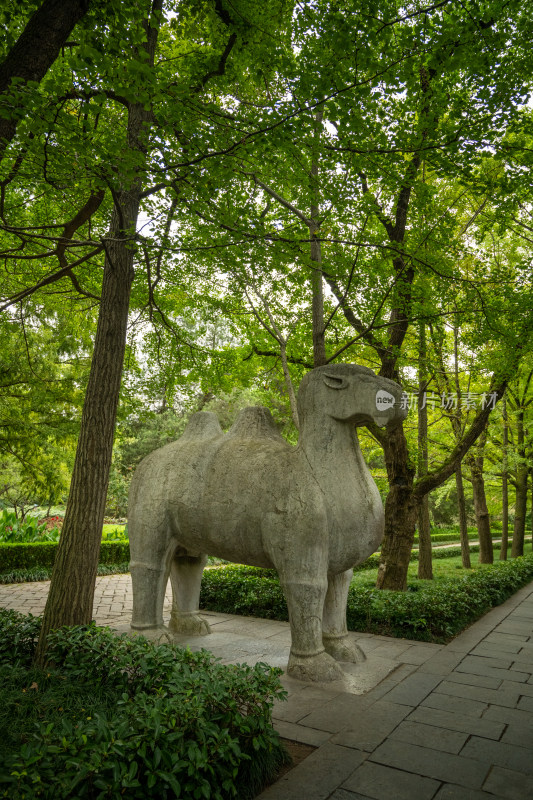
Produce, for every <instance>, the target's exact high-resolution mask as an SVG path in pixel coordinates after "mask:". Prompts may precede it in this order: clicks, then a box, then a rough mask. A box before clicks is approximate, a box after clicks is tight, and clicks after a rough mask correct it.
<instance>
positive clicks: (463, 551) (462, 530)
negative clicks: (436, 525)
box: [455, 464, 472, 569]
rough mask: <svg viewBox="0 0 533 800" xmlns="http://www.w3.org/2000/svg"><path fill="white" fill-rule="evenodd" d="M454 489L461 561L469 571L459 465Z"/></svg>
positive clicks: (463, 492)
mask: <svg viewBox="0 0 533 800" xmlns="http://www.w3.org/2000/svg"><path fill="white" fill-rule="evenodd" d="M455 487H456V489H457V506H458V511H459V534H460V537H461V561H462V563H463V567H464V568H465V569H471V568H472V563H471V561H470V542H469V541H468V524H467V520H466V505H465V489H464V485H463V473H462V471H461V465H460V464H459V466H458V467H457V469H456V470H455Z"/></svg>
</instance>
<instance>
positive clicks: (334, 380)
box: [323, 372, 348, 389]
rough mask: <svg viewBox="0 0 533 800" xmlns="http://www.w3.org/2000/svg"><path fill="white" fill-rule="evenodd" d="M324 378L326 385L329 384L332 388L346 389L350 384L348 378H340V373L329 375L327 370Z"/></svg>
mask: <svg viewBox="0 0 533 800" xmlns="http://www.w3.org/2000/svg"><path fill="white" fill-rule="evenodd" d="M323 378H324V383H325V384H326V386H329V388H330V389H346V387H347V386H348V381H347V380H346V378H340V377H339V376H338V375H332V374H331V373H330V374H329V375H328V373H327V372H325V373H324V376H323Z"/></svg>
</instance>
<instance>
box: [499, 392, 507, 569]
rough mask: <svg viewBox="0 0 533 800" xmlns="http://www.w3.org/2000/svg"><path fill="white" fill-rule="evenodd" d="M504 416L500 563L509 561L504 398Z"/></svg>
mask: <svg viewBox="0 0 533 800" xmlns="http://www.w3.org/2000/svg"><path fill="white" fill-rule="evenodd" d="M502 416H503V458H502V544H501V548H500V561H507V549H508V547H509V474H508V448H509V427H508V425H507V399H506V397H505V395H504V396H503V398H502Z"/></svg>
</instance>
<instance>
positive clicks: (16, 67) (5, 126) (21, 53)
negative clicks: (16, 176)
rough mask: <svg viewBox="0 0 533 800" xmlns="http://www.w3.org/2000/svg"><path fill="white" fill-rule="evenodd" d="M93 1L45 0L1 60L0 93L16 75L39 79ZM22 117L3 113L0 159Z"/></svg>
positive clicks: (0, 134)
mask: <svg viewBox="0 0 533 800" xmlns="http://www.w3.org/2000/svg"><path fill="white" fill-rule="evenodd" d="M89 5H90V0H69V2H66V0H44V2H43V3H42V5H41V6H40V8H38V9H37V11H35V13H34V14H33V15H32V16H31V18H30V20H29V21H28V24H27V25H26V27H25V28H24V30H23V31H22V33H21V34H20V36H19V38H18V40H17V41H16V42H15V44H14V45H13V47H12V48H11V50H10V51H9V53H8V54H7V56H6V58H5V59H4V61H3V62H2V64H0V94H4V92H7V90H8V89H9V86H10V83H11V81H12V79H13V78H20V79H21V80H22V81H23V82H24V83H27V82H28V81H35V82H37V83H39V82H40V81H41V79H42V78H44V76H45V75H46V73H47V72H48V70H49V69H50V67H51V66H52V64H53V63H54V61H55V60H56V58H57V56H58V55H59V52H60V50H61V47H62V46H63V45H64V44H65V42H66V41H67V39H68V36H69V35H70V33H71V32H72V30H73V29H74V26H75V25H76V23H78V22H79V21H80V19H82V17H83V16H84V15H85V14H86V13H87V10H88V8H89ZM18 119H19V112H18V110H17V109H14V111H13V113H11V114H8V115H7V116H6V117H3V116H2V115H0V161H1V159H2V156H3V154H4V151H5V148H6V145H7V144H8V142H10V141H11V139H13V137H14V135H15V131H16V128H17V122H18Z"/></svg>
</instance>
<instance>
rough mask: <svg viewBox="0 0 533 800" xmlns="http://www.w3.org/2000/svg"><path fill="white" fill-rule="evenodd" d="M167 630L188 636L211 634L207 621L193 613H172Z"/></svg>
mask: <svg viewBox="0 0 533 800" xmlns="http://www.w3.org/2000/svg"><path fill="white" fill-rule="evenodd" d="M168 629H169V630H170V631H172V633H180V634H186V635H188V636H206V635H207V634H208V633H211V628H210V627H209V623H208V622H207V620H205V619H204V618H203V617H201V616H200V614H196V613H194V612H192V613H190V614H177V613H175V612H174V611H173V612H172V614H171V615H170V622H169V625H168Z"/></svg>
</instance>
